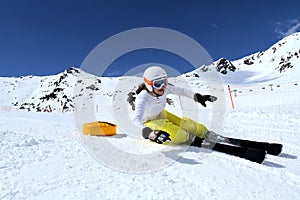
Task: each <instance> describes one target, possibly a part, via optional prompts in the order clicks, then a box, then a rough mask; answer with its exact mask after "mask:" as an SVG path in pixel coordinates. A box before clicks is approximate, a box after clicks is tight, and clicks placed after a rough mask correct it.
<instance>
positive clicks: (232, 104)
mask: <svg viewBox="0 0 300 200" xmlns="http://www.w3.org/2000/svg"><path fill="white" fill-rule="evenodd" d="M228 91H229V96H230V101H231V106H232V109H234V103H233V99H232V95H231V90H230V86H229V85H228Z"/></svg>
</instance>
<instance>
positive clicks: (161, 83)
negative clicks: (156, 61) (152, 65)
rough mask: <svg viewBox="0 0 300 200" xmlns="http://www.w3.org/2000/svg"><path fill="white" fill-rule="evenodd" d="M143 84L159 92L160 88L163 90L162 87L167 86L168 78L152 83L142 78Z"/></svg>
mask: <svg viewBox="0 0 300 200" xmlns="http://www.w3.org/2000/svg"><path fill="white" fill-rule="evenodd" d="M144 81H145V83H147V84H148V85H150V86H152V87H153V88H156V89H158V90H160V89H161V88H163V87H164V86H167V84H168V78H160V79H157V80H153V81H149V80H147V79H146V78H144Z"/></svg>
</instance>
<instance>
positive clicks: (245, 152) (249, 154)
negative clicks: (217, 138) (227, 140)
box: [202, 143, 266, 164]
mask: <svg viewBox="0 0 300 200" xmlns="http://www.w3.org/2000/svg"><path fill="white" fill-rule="evenodd" d="M202 147H203V148H209V149H212V150H214V151H218V152H222V153H225V154H229V155H233V156H237V157H240V158H244V159H246V160H249V161H252V162H256V163H260V164H261V163H262V162H263V161H264V159H265V157H266V151H264V150H261V149H253V148H245V147H240V146H233V145H228V144H221V143H215V144H210V145H202Z"/></svg>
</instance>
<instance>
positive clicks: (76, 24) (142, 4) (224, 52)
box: [0, 0, 300, 76]
mask: <svg viewBox="0 0 300 200" xmlns="http://www.w3.org/2000/svg"><path fill="white" fill-rule="evenodd" d="M299 7H300V1H298V0H286V1H272V0H261V1H259V0H252V1H240V0H232V1H221V0H220V1H213V0H210V1H202V0H194V1H189V0H184V1H176V0H160V1H159V0H151V1H146V0H127V1H126V0H119V1H116V0H107V1H91V0H85V1H83V0H82V1H76V0H74V1H71V0H69V1H66V0H51V1H50V0H49V1H48V0H36V1H34V0H26V1H23V0H19V1H17V0H11V1H8V0H1V1H0V67H1V70H0V76H23V75H50V74H57V73H59V72H62V71H63V70H64V69H67V68H69V67H71V66H77V67H80V66H81V64H82V62H83V60H84V59H85V57H86V56H87V55H88V54H89V52H90V51H91V50H93V49H94V48H95V47H96V46H97V45H98V44H99V43H101V42H102V41H104V40H106V39H107V38H109V37H111V36H113V35H115V34H118V33H120V32H123V31H126V30H129V29H133V28H139V27H163V28H168V29H172V30H175V31H179V32H181V33H183V34H186V35H187V36H189V37H191V38H193V39H194V40H196V41H197V42H198V43H199V44H201V45H202V46H203V47H204V48H205V50H206V51H207V52H208V53H209V54H210V56H211V57H212V58H213V60H217V59H219V58H221V57H225V58H227V59H230V60H235V59H239V58H242V57H244V56H246V55H249V54H252V53H255V52H257V51H261V50H265V49H266V48H268V47H269V46H270V45H272V44H274V43H275V42H277V41H278V40H279V39H281V38H282V37H284V36H287V35H289V34H291V33H293V32H297V31H300V12H299ZM144 63H163V64H166V65H168V66H172V67H174V68H176V69H178V70H179V71H181V72H187V71H189V70H190V69H191V66H188V63H186V62H185V61H184V60H181V59H179V58H177V57H176V56H174V55H172V54H168V53H166V52H160V51H147V50H145V51H140V52H136V54H132V55H128V56H127V57H126V56H123V57H121V58H120V59H118V60H117V61H116V62H114V63H113V64H112V66H110V68H109V70H108V72H107V74H114V72H116V73H115V74H116V75H122V73H124V72H126V69H128V68H130V67H132V66H137V65H140V64H144Z"/></svg>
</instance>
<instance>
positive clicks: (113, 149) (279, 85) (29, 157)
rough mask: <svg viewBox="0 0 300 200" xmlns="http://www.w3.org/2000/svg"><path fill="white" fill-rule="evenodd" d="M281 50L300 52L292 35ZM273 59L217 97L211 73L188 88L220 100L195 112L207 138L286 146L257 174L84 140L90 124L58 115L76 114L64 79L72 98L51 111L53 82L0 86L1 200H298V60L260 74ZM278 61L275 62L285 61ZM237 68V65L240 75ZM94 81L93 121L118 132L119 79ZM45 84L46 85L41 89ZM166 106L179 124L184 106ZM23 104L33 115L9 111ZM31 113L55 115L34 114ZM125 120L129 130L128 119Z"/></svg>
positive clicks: (215, 160)
mask: <svg viewBox="0 0 300 200" xmlns="http://www.w3.org/2000/svg"><path fill="white" fill-rule="evenodd" d="M295 38H296V39H295ZM297 38H298V39H297ZM285 40H287V41H288V42H286V43H285V44H289V41H292V42H293V44H295V45H294V46H292V47H293V49H292V47H291V46H290V45H289V46H288V47H287V48H288V50H291V49H292V50H291V51H298V49H299V51H300V45H299V36H298V34H295V35H293V36H291V37H288V38H285V39H284V40H283V41H285ZM280 43H282V41H280ZM276 45H278V44H275V45H274V46H276ZM282 48H284V45H282ZM269 51H272V52H273V51H275V50H274V49H273V48H272V47H271V48H270V49H269V50H267V51H266V52H265V54H264V55H265V56H266V57H260V58H263V60H267V61H262V62H259V61H257V63H258V64H255V63H254V64H253V65H250V66H249V69H251V70H248V71H247V68H246V66H242V64H240V67H239V69H238V70H239V71H236V72H228V74H227V76H223V75H222V77H223V80H224V83H223V85H222V88H221V90H220V88H218V89H214V88H209V89H207V87H206V85H205V83H204V82H203V81H202V79H201V76H206V73H211V72H209V71H208V72H200V70H196V71H194V72H191V73H189V74H195V73H198V74H201V76H200V78H197V77H192V76H190V77H188V78H187V79H186V80H187V82H188V83H189V85H190V87H191V88H192V89H193V90H195V91H199V92H201V93H212V94H214V95H216V96H218V97H219V98H218V101H217V102H215V103H208V106H207V108H203V107H201V106H200V105H199V106H197V109H196V110H197V111H198V113H197V120H198V121H200V122H201V123H203V124H205V125H207V127H208V128H210V129H213V130H217V131H218V132H219V133H221V134H222V135H224V136H230V137H237V138H243V139H250V140H251V139H253V140H258V141H268V142H278V143H282V144H283V151H282V153H281V154H280V155H279V156H272V155H267V157H266V159H265V161H264V162H263V163H262V164H258V163H254V162H251V161H248V160H245V159H241V158H238V157H234V156H230V155H226V154H223V153H219V152H213V151H208V150H203V149H199V148H194V147H190V148H188V147H187V146H180V145H178V146H174V145H171V144H170V145H158V144H155V143H152V142H149V141H147V140H144V139H142V138H141V137H140V136H139V135H137V134H136V133H133V132H130V133H129V132H126V131H124V129H122V128H121V127H118V129H117V134H116V135H115V136H110V137H92V136H86V135H83V134H82V133H81V130H80V125H81V124H80V123H82V120H83V121H90V120H91V119H93V117H92V116H90V117H91V118H84V117H85V116H82V118H80V117H79V116H80V115H81V114H82V115H83V114H84V113H83V112H81V111H79V110H77V111H76V112H71V111H69V112H68V111H66V112H59V111H62V110H63V109H60V108H59V106H61V105H67V107H68V108H70V107H72V106H71V104H72V101H70V99H71V98H66V97H64V95H66V96H67V97H70V96H71V95H73V93H72V91H73V90H74V89H70V88H71V87H72V84H71V83H74V82H76V81H74V80H78V79H71V75H69V76H68V77H66V78H67V80H70V81H66V82H65V84H66V83H69V85H68V86H67V87H66V88H68V90H63V92H64V93H63V94H61V93H60V94H59V95H57V98H56V99H55V102H54V100H53V101H52V100H51V99H50V100H49V101H46V100H45V101H43V102H41V103H40V102H38V101H39V100H40V98H41V97H45V94H47V92H49V91H46V90H47V86H48V87H52V86H53V84H52V82H53V80H55V77H56V76H51V77H44V78H42V77H32V78H28V77H27V78H26V77H25V78H24V79H25V80H24V81H26V84H25V85H23V84H22V81H21V80H20V79H19V78H1V79H0V82H1V88H0V95H1V99H0V103H1V109H2V110H1V111H0V199H1V200H2V199H3V200H9V199H30V200H31V199H180V200H181V199H209V200H210V199H225V200H227V199H228V200H229V199H261V200H265V199H299V196H300V170H299V169H300V162H299V156H300V146H299V144H300V137H299V130H300V103H299V97H300V77H299V74H300V66H299V63H300V62H299V60H300V59H296V56H294V57H293V58H291V59H294V60H293V61H291V64H292V65H293V68H286V69H285V70H286V71H285V72H282V73H279V72H278V70H277V69H275V68H276V67H277V66H274V67H273V71H272V70H271V67H272V65H271V64H270V65H271V66H270V65H268V67H267V65H266V66H265V67H262V66H261V65H262V63H265V62H269V61H270V60H272V61H274V60H275V61H276V59H277V58H278V56H279V55H278V54H276V56H275V59H272V57H271V56H274V55H273V54H271V53H269ZM282 51H283V50H282V49H277V51H276V52H277V53H278V52H279V53H280V55H282V54H284V53H283V52H282ZM299 53H300V52H299ZM267 56H268V57H267ZM250 57H251V56H250ZM279 57H280V56H279ZM241 60H242V59H241ZM241 60H239V61H235V62H233V64H234V65H237V66H238V64H236V63H242V61H241ZM275 61H274V62H275ZM249 62H250V61H249ZM254 62H256V61H254ZM210 67H213V66H210ZM264 69H265V70H264ZM250 71H251V73H250ZM254 71H255V73H254ZM248 72H249V73H248ZM252 72H253V73H252ZM236 73H237V74H238V75H237V74H236ZM57 77H61V76H59V75H57ZM69 78H70V79H69ZM99 79H101V83H100V82H98V84H99V90H95V99H94V101H95V102H94V104H95V105H94V106H95V108H94V111H93V112H94V114H95V116H94V117H95V118H96V119H97V120H99V121H109V122H113V123H117V121H118V120H116V119H120V116H116V115H117V114H120V113H122V112H120V111H119V110H122V109H123V110H124V109H125V110H126V112H127V110H130V108H131V107H130V105H127V107H126V108H122V107H121V106H120V107H118V97H120V93H122V91H121V92H120V91H117V90H116V88H115V87H116V85H117V83H118V81H119V80H120V79H119V78H101V77H100V78H99ZM41 80H43V82H42V83H43V84H44V85H43V84H41V85H40V86H41V87H37V86H36V85H39V84H40V83H41V82H40V81H41ZM50 80H51V81H50ZM73 81H74V82H73ZM70 82H71V83H70ZM239 82H240V84H239ZM23 83H24V82H23ZM77 83H78V82H77ZM202 85H203V86H202ZM227 85H230V86H231V91H232V97H233V102H234V106H235V108H234V109H233V108H232V104H231V101H230V98H229V92H228V88H227ZM64 86H65V85H64ZM26 88H27V90H26V91H25V89H26ZM60 88H63V86H62V85H60ZM115 91H117V92H115ZM125 92H126V93H125ZM116 93H117V94H116ZM123 93H124V95H126V94H127V91H124V92H123ZM75 94H76V93H75ZM65 99H69V100H68V101H66V102H68V104H65V103H66V102H63V101H64V100H65ZM171 99H172V100H173V101H174V103H173V104H172V105H169V106H168V107H167V109H169V110H170V111H172V112H174V113H176V114H181V113H182V111H180V106H182V104H181V103H182V102H181V101H179V99H178V98H177V97H174V96H171ZM58 101H60V102H59V103H58ZM187 101H188V100H187ZM16 102H18V104H16ZM24 102H30V103H32V106H31V107H30V109H32V111H24V110H17V109H15V108H17V107H18V106H20V105H21V104H22V103H24ZM39 103H40V104H39ZM12 105H16V106H15V107H13V106H12ZM33 105H34V106H33ZM37 105H38V106H40V108H41V109H44V108H51V109H52V110H53V112H49V113H48V112H36V111H33V109H35V108H36V106H37ZM49 106H50V107H49ZM8 108H9V109H8ZM187 111H188V112H187V113H189V112H190V111H191V110H188V109H187ZM119 112H120V113H119ZM128 113H131V111H129V112H128ZM79 118H80V119H79ZM216 119H217V120H216ZM126 120H128V121H129V122H128V123H129V124H130V118H128V119H125V121H126ZM78 128H79V129H78ZM106 147H108V148H106ZM145 158H146V159H145Z"/></svg>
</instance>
